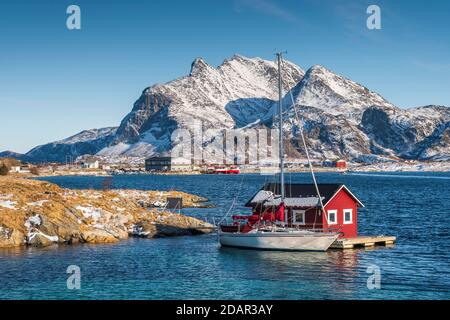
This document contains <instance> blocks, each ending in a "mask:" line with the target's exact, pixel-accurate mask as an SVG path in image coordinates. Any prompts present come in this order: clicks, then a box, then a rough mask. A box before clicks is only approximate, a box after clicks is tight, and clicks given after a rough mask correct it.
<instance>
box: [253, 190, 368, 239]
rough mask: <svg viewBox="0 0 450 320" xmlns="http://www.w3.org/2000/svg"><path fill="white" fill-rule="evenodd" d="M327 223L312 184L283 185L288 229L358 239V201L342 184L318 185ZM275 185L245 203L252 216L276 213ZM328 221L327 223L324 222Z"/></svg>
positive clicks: (277, 200)
mask: <svg viewBox="0 0 450 320" xmlns="http://www.w3.org/2000/svg"><path fill="white" fill-rule="evenodd" d="M318 187H319V191H320V195H321V197H322V203H323V205H324V208H325V211H326V213H327V217H328V219H326V218H325V217H324V215H323V214H322V210H321V206H320V202H319V198H318V197H317V193H316V190H315V187H314V185H313V184H285V200H284V206H285V211H284V212H285V214H287V223H288V226H291V227H297V228H302V229H314V230H324V231H336V230H338V231H339V232H341V236H340V237H341V238H353V237H356V236H357V235H358V207H364V205H363V204H362V203H361V201H359V200H358V198H356V197H355V195H353V193H351V192H350V190H349V189H348V188H347V187H346V186H345V185H343V184H319V185H318ZM280 194H281V192H280V184H279V183H268V184H266V185H265V186H264V187H263V188H261V190H259V191H258V192H257V193H256V194H255V195H254V196H253V197H252V198H251V199H250V200H249V201H248V202H247V203H246V207H251V208H252V210H253V214H254V215H256V214H258V215H264V214H266V213H267V212H276V210H277V208H278V207H279V206H280V204H281V195H280ZM327 220H328V221H327Z"/></svg>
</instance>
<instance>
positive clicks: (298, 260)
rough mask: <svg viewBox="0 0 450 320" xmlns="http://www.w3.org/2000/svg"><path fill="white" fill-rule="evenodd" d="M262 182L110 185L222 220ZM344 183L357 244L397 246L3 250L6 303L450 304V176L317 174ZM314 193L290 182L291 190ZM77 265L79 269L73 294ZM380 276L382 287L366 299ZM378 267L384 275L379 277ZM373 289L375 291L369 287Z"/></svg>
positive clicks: (119, 180) (162, 242)
mask: <svg viewBox="0 0 450 320" xmlns="http://www.w3.org/2000/svg"><path fill="white" fill-rule="evenodd" d="M103 179H104V178H102V177H52V178H45V180H48V181H50V182H54V183H56V184H58V185H60V186H62V187H67V188H94V189H95V188H101V187H102V181H103ZM270 179H271V178H268V177H266V176H261V175H257V174H255V175H247V174H245V175H233V176H216V175H192V176H164V175H140V176H114V178H113V188H133V189H152V190H155V189H157V190H169V189H178V190H181V191H186V192H189V193H194V194H198V195H201V196H205V197H207V198H208V199H210V201H211V202H212V203H213V204H214V205H216V208H209V209H185V210H183V212H184V213H186V214H188V215H192V216H196V217H200V218H205V217H207V218H208V219H209V221H211V220H212V218H213V217H215V218H216V220H217V219H220V218H221V217H222V216H223V215H224V214H225V213H226V212H227V211H228V210H229V208H230V206H231V204H232V203H233V200H234V199H236V201H235V202H236V204H237V206H236V210H237V211H239V210H243V211H244V212H245V209H244V208H242V205H243V204H244V203H245V202H246V201H247V200H248V198H249V197H250V196H251V195H253V194H254V193H255V192H256V191H257V190H258V189H259V188H260V187H261V185H262V184H263V183H264V182H266V181H268V180H270ZM318 180H319V182H323V183H344V184H346V185H347V186H348V187H349V188H350V189H351V190H352V192H353V193H354V194H355V195H357V197H358V198H359V199H360V200H361V201H362V202H363V203H364V204H365V205H366V208H363V209H361V210H360V211H359V233H360V234H367V235H382V234H384V235H394V236H397V238H398V241H397V244H396V245H395V246H393V247H375V248H374V249H357V250H348V251H328V252H325V253H320V252H314V253H304V252H299V253H295V252H290V253H286V252H262V251H247V250H239V249H224V248H220V247H219V245H218V242H217V238H216V236H215V235H204V236H196V237H179V238H165V239H152V240H149V239H130V240H127V241H122V242H120V243H117V244H108V245H73V246H65V245H62V246H54V247H49V248H44V249H37V248H22V249H13V250H9V249H8V250H0V299H296V300H304V299H449V298H450V173H389V174H387V173H386V174H385V173H383V174H347V175H341V174H334V173H322V174H320V173H319V174H318ZM290 181H292V182H303V183H305V182H310V177H309V175H308V174H300V173H298V174H297V173H296V174H291V175H288V176H287V182H290ZM69 265H76V266H79V267H80V270H81V274H80V276H81V278H80V285H81V288H80V289H79V290H69V289H68V288H67V283H66V280H67V278H68V277H69V275H68V274H67V273H66V270H67V267H68V266H69ZM374 268H375V269H376V270H379V275H380V277H379V279H380V282H379V286H376V288H372V287H371V286H369V287H370V288H372V289H369V287H368V281H369V283H373V277H372V278H370V277H371V276H373V273H368V272H367V271H370V270H374ZM378 268H379V269H378ZM371 279H372V280H371Z"/></svg>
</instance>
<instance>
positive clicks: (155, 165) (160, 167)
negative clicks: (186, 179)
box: [145, 156, 193, 171]
mask: <svg viewBox="0 0 450 320" xmlns="http://www.w3.org/2000/svg"><path fill="white" fill-rule="evenodd" d="M190 170H193V165H192V164H191V162H190V161H189V160H186V159H184V158H172V157H167V156H166V157H151V158H148V159H146V160H145V171H190Z"/></svg>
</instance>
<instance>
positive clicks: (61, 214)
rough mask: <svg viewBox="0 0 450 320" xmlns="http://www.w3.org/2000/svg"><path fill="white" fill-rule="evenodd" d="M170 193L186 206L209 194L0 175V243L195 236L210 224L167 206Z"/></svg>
mask: <svg viewBox="0 0 450 320" xmlns="http://www.w3.org/2000/svg"><path fill="white" fill-rule="evenodd" d="M167 197H181V198H183V204H184V206H199V203H200V202H203V201H206V199H204V198H201V197H198V196H195V195H190V194H186V193H183V192H177V191H167V192H159V191H139V190H111V191H97V190H69V189H62V188H60V187H58V186H56V185H54V184H51V183H48V182H42V181H35V180H27V179H17V178H9V177H1V178H0V248H1V247H16V246H20V245H32V246H37V247H41V246H48V245H51V244H53V243H66V244H72V243H79V242H85V243H111V242H116V241H119V240H122V239H126V238H128V237H129V236H136V237H146V238H155V237H162V236H179V235H195V234H202V233H207V232H210V231H211V227H212V226H211V225H209V224H207V223H205V222H203V221H201V220H198V219H195V218H192V217H187V216H184V215H180V214H174V213H171V212H168V211H165V210H164V209H163V208H160V209H156V208H155V207H164V203H165V202H166V200H167Z"/></svg>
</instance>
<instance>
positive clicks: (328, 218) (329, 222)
mask: <svg viewBox="0 0 450 320" xmlns="http://www.w3.org/2000/svg"><path fill="white" fill-rule="evenodd" d="M330 213H334V221H331V220H330ZM327 220H328V224H329V225H332V224H337V223H338V222H337V210H328V211H327Z"/></svg>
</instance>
